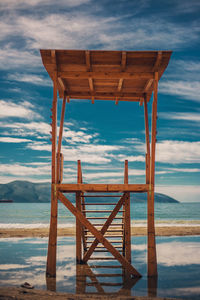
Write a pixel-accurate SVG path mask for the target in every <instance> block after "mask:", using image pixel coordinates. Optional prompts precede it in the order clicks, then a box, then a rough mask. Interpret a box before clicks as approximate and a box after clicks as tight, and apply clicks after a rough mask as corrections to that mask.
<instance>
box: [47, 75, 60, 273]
mask: <svg viewBox="0 0 200 300" xmlns="http://www.w3.org/2000/svg"><path fill="white" fill-rule="evenodd" d="M51 141H52V146H51V150H52V156H51V182H52V186H51V218H50V228H49V242H48V253H47V265H46V275H47V276H48V277H56V244H57V210H58V204H57V194H56V190H55V183H56V142H57V80H56V75H55V79H54V81H53V105H52V138H51Z"/></svg>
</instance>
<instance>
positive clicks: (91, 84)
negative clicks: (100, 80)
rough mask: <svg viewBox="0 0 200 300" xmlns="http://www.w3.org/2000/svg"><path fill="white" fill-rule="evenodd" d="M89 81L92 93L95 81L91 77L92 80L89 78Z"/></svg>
mask: <svg viewBox="0 0 200 300" xmlns="http://www.w3.org/2000/svg"><path fill="white" fill-rule="evenodd" d="M88 81H89V87H90V91H91V92H94V84H93V79H92V78H91V77H90V78H88Z"/></svg>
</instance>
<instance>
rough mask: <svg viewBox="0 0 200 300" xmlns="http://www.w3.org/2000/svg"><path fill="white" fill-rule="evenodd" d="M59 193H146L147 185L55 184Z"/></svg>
mask: <svg viewBox="0 0 200 300" xmlns="http://www.w3.org/2000/svg"><path fill="white" fill-rule="evenodd" d="M57 189H58V190H59V191H61V192H68V193H71V192H78V191H80V192H108V193H113V192H138V193H139V192H147V191H148V190H149V185H148V184H98V183H97V184H95V183H93V184H84V183H83V184H75V183H72V184H64V183H63V184H57Z"/></svg>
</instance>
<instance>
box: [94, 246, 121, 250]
mask: <svg viewBox="0 0 200 300" xmlns="http://www.w3.org/2000/svg"><path fill="white" fill-rule="evenodd" d="M102 248H103V249H104V248H105V247H104V246H97V247H96V248H95V249H102ZM115 248H116V249H122V246H115Z"/></svg>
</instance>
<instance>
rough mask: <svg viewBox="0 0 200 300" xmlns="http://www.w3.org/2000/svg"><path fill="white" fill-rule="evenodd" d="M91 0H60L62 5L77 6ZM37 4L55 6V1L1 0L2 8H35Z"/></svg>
mask: <svg viewBox="0 0 200 300" xmlns="http://www.w3.org/2000/svg"><path fill="white" fill-rule="evenodd" d="M90 1H91V0H60V1H59V5H60V6H61V7H63V6H65V7H76V6H79V5H82V4H87V3H89V2H90ZM37 6H41V7H43V6H53V7H54V6H55V2H54V1H52V0H17V1H15V0H6V1H3V2H1V4H0V10H8V9H10V10H16V9H27V8H30V9H32V8H34V7H37Z"/></svg>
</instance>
